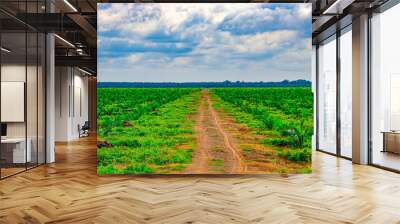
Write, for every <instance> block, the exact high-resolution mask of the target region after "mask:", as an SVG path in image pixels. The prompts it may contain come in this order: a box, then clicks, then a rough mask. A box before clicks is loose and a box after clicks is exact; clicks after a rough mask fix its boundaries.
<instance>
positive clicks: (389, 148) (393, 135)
mask: <svg viewBox="0 0 400 224" xmlns="http://www.w3.org/2000/svg"><path fill="white" fill-rule="evenodd" d="M382 134H383V150H382V152H392V153H396V154H400V131H383V132H382Z"/></svg>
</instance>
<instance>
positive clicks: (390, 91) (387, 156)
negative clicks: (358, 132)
mask: <svg viewBox="0 0 400 224" xmlns="http://www.w3.org/2000/svg"><path fill="white" fill-rule="evenodd" d="M398 21H400V5H396V6H394V7H393V8H391V9H389V10H387V11H385V12H383V13H381V14H378V15H376V16H374V17H373V18H372V21H371V22H372V38H371V39H372V52H373V54H372V77H371V88H372V90H371V91H372V92H371V95H372V96H371V104H372V105H371V108H372V112H371V121H372V125H371V129H372V130H371V133H372V163H373V164H377V165H380V166H384V167H388V168H391V169H396V170H400V108H399V107H400V103H399V96H400V63H399V57H398V52H400V44H399V40H400V33H399V32H398V31H397V30H396V29H393V27H397V23H398Z"/></svg>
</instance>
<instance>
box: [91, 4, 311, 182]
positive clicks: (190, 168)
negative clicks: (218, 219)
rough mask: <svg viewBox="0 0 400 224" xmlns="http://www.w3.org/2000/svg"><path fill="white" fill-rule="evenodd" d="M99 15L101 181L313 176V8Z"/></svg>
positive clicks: (226, 7) (120, 10)
mask: <svg viewBox="0 0 400 224" xmlns="http://www.w3.org/2000/svg"><path fill="white" fill-rule="evenodd" d="M98 6H99V7H98V8H99V10H98V106H97V116H98V130H97V134H98V149H97V157H98V168H97V172H98V174H272V173H283V174H289V173H310V172H311V145H312V136H313V127H314V125H313V92H312V88H311V82H310V79H311V5H310V4H271V3H243V4H225V3H218V4H217V3H200V4H192V3H190V4H188V3H186V4H184V3H181V4H171V3H165V4H164V3H163V4H161V3H101V4H99V5H98Z"/></svg>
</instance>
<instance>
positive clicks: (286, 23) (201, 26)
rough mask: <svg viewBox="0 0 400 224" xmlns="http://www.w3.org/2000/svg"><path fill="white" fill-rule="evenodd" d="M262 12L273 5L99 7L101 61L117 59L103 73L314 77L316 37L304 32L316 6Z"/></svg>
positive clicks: (306, 5) (278, 8) (297, 6)
mask: <svg viewBox="0 0 400 224" xmlns="http://www.w3.org/2000/svg"><path fill="white" fill-rule="evenodd" d="M261 6H268V4H258V3H251V4H248V3H245V4H200V3H199V4H196V3H190V4H186V3H185V4H159V3H156V4H152V3H150V4H149V3H134V4H132V3H130V4H121V3H118V4H110V7H107V8H103V9H102V8H101V7H100V9H99V12H98V13H99V16H98V26H99V35H100V36H99V40H98V44H99V49H100V51H101V52H100V54H99V55H106V56H105V57H107V55H111V56H109V57H112V58H108V59H103V62H104V63H100V64H99V67H100V71H106V70H107V69H104V68H106V67H114V68H116V69H118V68H121V69H124V71H127V70H128V68H131V69H132V71H138V70H140V71H147V73H148V74H153V75H155V73H156V71H157V72H159V71H163V72H164V73H177V74H178V73H179V74H181V73H182V74H183V72H182V71H184V70H185V71H187V69H188V68H190V69H194V70H196V69H197V70H198V71H199V72H200V71H203V72H204V73H207V72H210V71H211V70H224V71H226V72H223V73H224V74H228V71H231V73H232V74H234V73H235V72H236V73H237V72H238V71H241V72H240V74H243V73H246V72H245V71H244V69H246V68H247V69H249V70H248V71H250V70H251V69H250V68H253V70H252V72H255V71H257V72H258V76H257V77H261V76H260V74H259V73H260V72H263V69H264V70H270V71H272V70H274V72H275V73H279V72H278V71H279V69H280V68H281V69H282V70H284V69H283V68H285V70H288V71H289V70H296V71H297V72H298V71H304V72H303V73H304V74H306V73H308V72H309V71H308V70H307V66H305V67H304V66H302V65H301V63H302V62H303V61H304V60H302V59H304V58H306V57H307V56H306V55H307V52H311V37H306V38H304V37H302V36H301V35H302V34H301V32H302V30H300V29H301V28H302V24H303V23H307V20H308V22H309V23H311V19H310V18H311V7H310V4H293V5H292V6H293V7H283V6H279V5H277V6H275V7H261ZM239 31H240V32H239ZM303 39H304V40H303ZM116 46H117V47H116ZM119 48H120V49H119ZM139 48H140V49H139ZM118 50H121V52H122V53H121V56H120V57H114V56H113V55H114V54H111V53H118ZM103 51H104V52H103ZM101 53H104V54H101ZM107 53H109V54H107ZM283 63H284V66H282V64H283ZM266 66H270V67H271V68H274V69H272V70H271V69H266ZM102 68H103V69H102ZM158 69H159V70H158ZM109 70H111V69H108V70H107V71H109ZM152 70H154V72H151V71H152ZM199 72H193V71H192V73H193V74H198V73H199ZM280 73H282V71H281V72H280ZM213 74H215V73H213ZM188 75H190V74H188ZM250 76H251V75H250ZM250 76H249V77H250ZM154 77H158V76H156V75H155V76H154ZM254 77H256V74H254ZM226 79H229V78H226Z"/></svg>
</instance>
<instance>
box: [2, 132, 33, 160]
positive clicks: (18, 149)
mask: <svg viewBox="0 0 400 224" xmlns="http://www.w3.org/2000/svg"><path fill="white" fill-rule="evenodd" d="M27 142H28V144H27V146H28V147H26V151H25V138H5V139H1V154H2V155H1V156H2V157H3V158H2V159H5V160H6V163H26V162H31V160H32V153H31V145H32V141H31V139H29V138H28V139H27ZM3 155H4V156H3Z"/></svg>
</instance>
